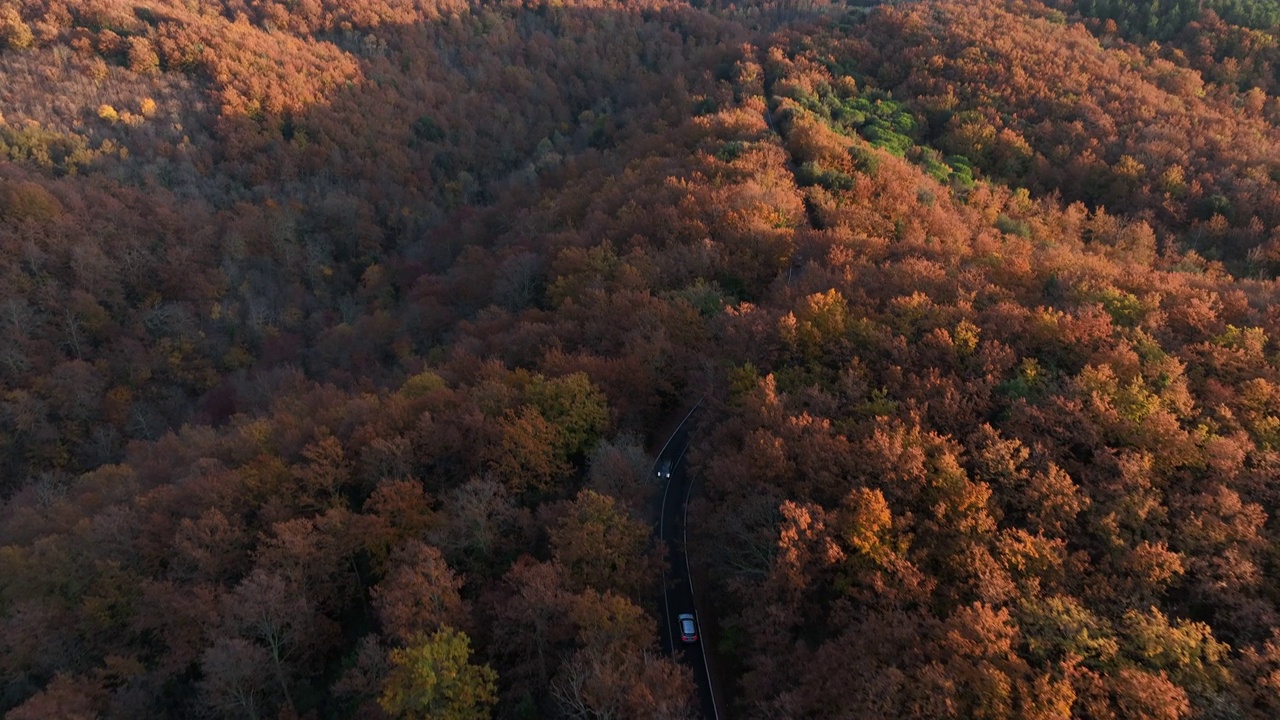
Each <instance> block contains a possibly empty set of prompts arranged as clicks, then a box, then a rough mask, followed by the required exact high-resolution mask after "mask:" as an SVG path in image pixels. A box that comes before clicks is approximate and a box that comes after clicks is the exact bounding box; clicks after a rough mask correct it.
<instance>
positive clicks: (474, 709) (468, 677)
mask: <svg viewBox="0 0 1280 720" xmlns="http://www.w3.org/2000/svg"><path fill="white" fill-rule="evenodd" d="M470 659H471V640H470V639H469V638H468V637H467V635H466V633H462V632H458V631H457V630H454V629H453V628H448V627H445V628H441V629H440V630H438V631H436V633H435V634H434V635H431V636H427V635H422V634H419V635H416V636H414V637H413V638H412V639H411V640H410V642H409V646H408V647H405V648H401V649H398V650H392V651H391V665H392V670H391V673H390V674H389V675H388V676H387V681H386V684H385V685H384V686H383V690H382V697H381V698H379V699H378V704H379V705H381V706H382V709H383V710H385V711H386V712H387V714H389V715H391V716H392V717H394V718H404V719H405V720H417V719H419V718H421V720H472V719H474V720H481V719H482V718H487V717H489V716H490V713H491V710H492V708H493V705H494V703H496V702H497V701H498V695H497V689H496V688H497V681H498V674H497V673H496V672H494V671H493V669H492V668H490V667H489V666H488V665H472V664H471V663H470V662H469V661H470Z"/></svg>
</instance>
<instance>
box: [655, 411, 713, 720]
mask: <svg viewBox="0 0 1280 720" xmlns="http://www.w3.org/2000/svg"><path fill="white" fill-rule="evenodd" d="M701 402H702V401H698V405H695V406H694V407H693V410H690V411H689V414H688V415H687V416H686V417H685V419H684V421H683V422H681V423H680V426H679V427H677V428H676V430H675V432H674V433H672V435H671V437H670V438H669V439H668V440H667V443H666V445H664V446H663V447H662V450H661V452H659V453H658V459H657V462H656V463H654V472H655V474H656V472H657V468H658V467H659V466H661V464H662V463H663V461H665V460H670V461H671V478H670V479H669V480H668V481H667V484H666V487H665V488H664V489H663V492H662V504H661V507H660V510H659V512H660V514H659V516H658V537H659V538H661V539H662V541H663V543H665V544H666V547H667V571H666V572H665V573H664V574H663V578H662V579H663V583H662V611H663V613H662V614H663V617H662V621H661V622H662V626H663V627H662V632H661V636H662V645H663V648H664V649H666V650H667V651H668V652H670V653H672V655H674V656H676V657H677V658H679V659H680V660H681V661H682V662H684V664H686V665H688V666H689V668H690V669H692V670H693V675H694V679H695V680H696V681H697V683H698V698H699V700H700V704H701V706H702V715H703V717H704V718H707V720H720V718H721V714H720V711H719V708H718V706H717V698H716V694H715V692H714V690H713V689H712V686H711V674H710V671H709V668H708V665H707V658H706V656H705V655H704V654H703V650H702V648H703V644H704V643H706V642H708V638H707V637H706V635H705V632H704V628H703V626H702V623H698V635H699V640H698V642H696V643H690V644H686V643H683V642H681V641H680V638H679V634H678V631H677V629H676V616H677V615H679V614H680V613H686V612H689V613H694V615H695V616H696V615H697V613H696V612H695V610H694V608H695V604H694V595H693V581H692V580H691V579H690V575H689V560H688V556H687V554H686V551H685V536H686V530H685V518H686V517H687V509H688V502H689V489H690V486H691V481H692V478H691V477H689V473H688V472H687V470H686V466H685V463H683V462H682V460H683V459H684V453H685V450H687V449H688V447H689V430H690V426H691V423H690V422H689V420H690V418H691V417H692V416H693V414H694V412H696V411H697V409H698V406H699V405H701Z"/></svg>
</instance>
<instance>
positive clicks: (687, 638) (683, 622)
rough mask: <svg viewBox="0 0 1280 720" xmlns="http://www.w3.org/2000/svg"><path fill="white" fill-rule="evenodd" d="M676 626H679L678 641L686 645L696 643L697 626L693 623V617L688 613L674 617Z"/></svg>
mask: <svg viewBox="0 0 1280 720" xmlns="http://www.w3.org/2000/svg"><path fill="white" fill-rule="evenodd" d="M676 624H677V625H679V626H680V639H681V640H682V641H684V642H687V643H696V642H698V626H697V624H696V623H695V622H694V621H693V615H692V614H690V613H680V614H679V615H677V616H676Z"/></svg>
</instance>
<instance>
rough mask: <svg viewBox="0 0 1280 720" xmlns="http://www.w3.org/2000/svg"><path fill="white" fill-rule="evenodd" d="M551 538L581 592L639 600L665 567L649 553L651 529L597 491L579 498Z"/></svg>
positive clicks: (586, 492)
mask: <svg viewBox="0 0 1280 720" xmlns="http://www.w3.org/2000/svg"><path fill="white" fill-rule="evenodd" d="M550 535H551V552H552V554H553V555H554V556H555V559H556V561H557V562H558V563H560V565H561V566H562V567H564V569H565V572H566V574H567V575H568V577H569V579H570V580H572V581H573V582H574V583H575V584H576V585H578V587H592V588H595V589H597V590H599V591H604V590H615V591H617V592H618V593H620V594H622V595H624V596H627V597H638V596H639V594H640V593H641V592H642V591H643V590H644V589H646V588H648V587H650V586H651V584H652V582H653V579H654V576H655V574H656V571H657V568H658V563H659V562H660V561H659V559H658V557H657V555H655V553H654V552H653V551H652V550H650V549H649V548H648V545H649V535H650V531H649V528H648V526H646V525H645V524H644V523H642V522H640V521H638V520H632V519H631V518H629V517H627V514H626V513H625V512H624V511H623V510H622V509H621V508H619V507H618V505H617V502H616V501H615V500H614V499H613V498H612V497H609V496H608V495H601V494H600V493H597V492H595V491H594V490H583V491H582V492H580V493H578V497H577V498H575V499H574V501H573V502H572V503H571V504H570V505H569V511H568V513H567V514H566V515H565V516H564V517H563V518H561V519H560V522H559V523H557V525H556V526H555V527H554V528H552V529H551V533H550Z"/></svg>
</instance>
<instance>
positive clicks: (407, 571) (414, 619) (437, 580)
mask: <svg viewBox="0 0 1280 720" xmlns="http://www.w3.org/2000/svg"><path fill="white" fill-rule="evenodd" d="M391 568H392V569H391V571H390V572H389V573H387V576H386V577H385V578H383V580H382V582H380V583H378V584H377V585H376V586H374V588H373V591H372V593H371V594H372V596H373V608H374V610H375V611H377V613H378V619H379V620H381V621H382V626H383V628H384V630H385V633H386V635H387V636H388V637H390V638H392V639H394V640H396V641H398V642H402V643H407V642H409V640H410V639H411V638H414V637H416V636H419V635H423V634H425V633H429V632H434V631H436V630H438V629H439V628H440V627H441V626H443V625H460V624H463V623H465V622H466V620H467V617H466V608H465V607H464V605H463V603H462V597H461V596H460V595H459V594H458V591H459V590H461V589H462V580H461V579H460V578H459V577H458V576H456V575H454V573H453V570H451V569H450V568H449V566H448V564H446V563H445V561H444V557H443V556H442V555H441V554H440V551H439V550H438V549H436V548H433V547H431V546H430V545H426V544H424V543H422V542H420V541H417V540H410V541H409V542H408V543H406V544H405V545H404V546H403V547H401V548H400V549H399V550H397V551H396V553H395V555H393V556H392V558H391Z"/></svg>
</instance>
